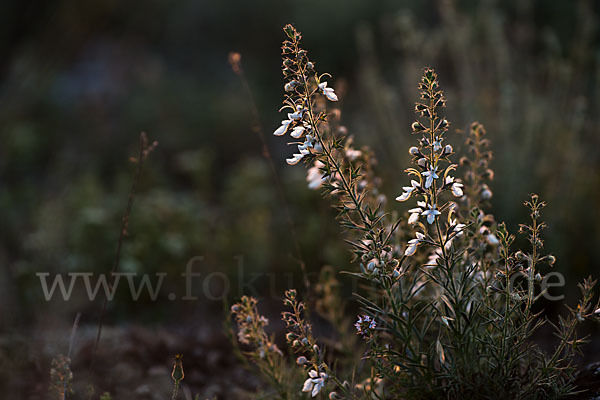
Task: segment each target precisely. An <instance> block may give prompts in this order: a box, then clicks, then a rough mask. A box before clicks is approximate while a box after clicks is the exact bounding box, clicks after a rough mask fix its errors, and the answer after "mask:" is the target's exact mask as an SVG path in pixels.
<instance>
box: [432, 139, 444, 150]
mask: <svg viewBox="0 0 600 400" xmlns="http://www.w3.org/2000/svg"><path fill="white" fill-rule="evenodd" d="M441 148H442V143H441V142H440V139H437V140H436V141H435V142H433V151H438V150H439V149H441Z"/></svg>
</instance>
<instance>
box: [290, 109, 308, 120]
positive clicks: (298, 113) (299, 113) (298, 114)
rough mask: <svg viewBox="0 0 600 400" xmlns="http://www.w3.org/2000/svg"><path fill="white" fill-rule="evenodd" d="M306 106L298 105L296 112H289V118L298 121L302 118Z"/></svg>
mask: <svg viewBox="0 0 600 400" xmlns="http://www.w3.org/2000/svg"><path fill="white" fill-rule="evenodd" d="M304 111H305V110H304V108H302V106H296V112H293V113H288V118H289V119H292V120H294V121H298V120H301V119H302V115H303V114H304Z"/></svg>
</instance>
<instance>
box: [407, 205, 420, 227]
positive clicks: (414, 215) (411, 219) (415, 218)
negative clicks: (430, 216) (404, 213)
mask: <svg viewBox="0 0 600 400" xmlns="http://www.w3.org/2000/svg"><path fill="white" fill-rule="evenodd" d="M419 210H420V208H419ZM418 220H419V213H412V214H410V217H409V218H408V223H409V224H414V223H415V222H417V221H418Z"/></svg>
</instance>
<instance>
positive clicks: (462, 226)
mask: <svg viewBox="0 0 600 400" xmlns="http://www.w3.org/2000/svg"><path fill="white" fill-rule="evenodd" d="M453 223H454V222H453ZM465 228H466V225H465V224H456V226H455V227H454V232H456V236H461V235H462V234H463V230H464V229H465Z"/></svg>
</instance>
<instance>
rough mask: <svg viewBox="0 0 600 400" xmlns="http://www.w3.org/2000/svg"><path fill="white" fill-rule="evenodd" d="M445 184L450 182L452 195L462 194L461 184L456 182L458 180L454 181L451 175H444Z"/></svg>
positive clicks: (458, 195)
mask: <svg viewBox="0 0 600 400" xmlns="http://www.w3.org/2000/svg"><path fill="white" fill-rule="evenodd" d="M446 184H447V185H449V184H452V194H453V195H454V197H462V196H463V190H462V187H463V184H462V183H460V182H458V181H456V182H455V181H454V178H453V177H451V176H447V177H446Z"/></svg>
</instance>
